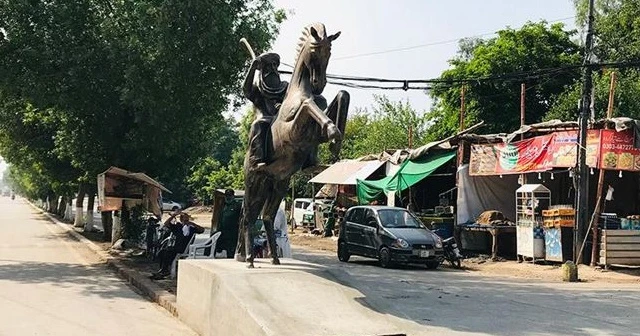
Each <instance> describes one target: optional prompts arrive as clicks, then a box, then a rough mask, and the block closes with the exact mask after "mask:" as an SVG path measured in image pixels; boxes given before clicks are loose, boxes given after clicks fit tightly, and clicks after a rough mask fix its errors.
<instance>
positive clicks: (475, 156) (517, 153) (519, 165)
mask: <svg viewBox="0 0 640 336" xmlns="http://www.w3.org/2000/svg"><path fill="white" fill-rule="evenodd" d="M552 140H553V135H552V134H549V135H544V136H539V137H535V138H531V139H526V140H522V141H518V142H514V143H507V144H505V143H502V144H492V145H472V146H471V164H470V175H497V174H505V175H506V174H520V173H523V172H536V171H545V170H548V169H549V168H551V161H549V155H548V149H549V146H550V145H551V143H552Z"/></svg>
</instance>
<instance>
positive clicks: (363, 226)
mask: <svg viewBox="0 0 640 336" xmlns="http://www.w3.org/2000/svg"><path fill="white" fill-rule="evenodd" d="M351 255H359V256H363V257H370V258H376V259H378V260H379V261H380V266H382V267H384V268H388V267H391V266H393V264H396V263H398V264H423V265H426V266H427V268H430V269H435V268H437V267H438V266H439V265H440V263H442V261H443V260H444V251H443V249H442V240H441V239H440V237H438V236H437V235H436V234H435V233H433V232H431V231H430V230H429V229H427V228H426V227H425V226H424V225H423V224H422V222H421V221H420V220H419V219H418V218H416V217H415V216H414V215H413V214H412V213H411V212H409V211H408V210H406V209H403V208H396V207H391V206H355V207H351V208H350V209H349V210H348V211H347V213H346V214H345V217H344V219H343V221H342V223H340V237H339V238H338V259H339V260H340V261H344V262H347V261H349V258H350V257H351Z"/></svg>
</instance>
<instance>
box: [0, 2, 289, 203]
mask: <svg viewBox="0 0 640 336" xmlns="http://www.w3.org/2000/svg"><path fill="white" fill-rule="evenodd" d="M0 8H2V10H1V11H0V27H2V30H3V33H2V35H3V36H0V91H1V92H3V94H5V95H6V97H7V99H9V100H10V101H16V102H17V101H25V102H27V103H28V104H30V105H31V106H33V107H34V110H35V111H36V113H37V115H36V116H35V118H36V119H41V120H44V121H45V122H46V124H47V126H48V127H51V128H52V129H55V135H54V137H53V138H54V147H53V149H52V150H51V153H54V154H55V155H56V156H57V157H58V158H59V159H60V160H62V161H65V162H68V163H70V165H71V166H72V167H73V168H74V169H78V170H79V171H80V172H81V174H79V182H81V183H82V182H88V183H95V176H96V175H97V174H98V173H100V172H102V171H104V170H105V169H107V168H108V167H109V166H111V165H117V166H120V167H123V168H126V169H129V170H134V171H145V172H147V173H148V174H150V175H151V176H155V177H159V178H160V179H161V180H162V181H163V182H165V184H167V186H168V187H170V188H171V189H174V191H175V190H178V192H180V191H184V188H181V186H182V185H183V182H184V180H185V178H186V176H187V173H188V171H189V169H190V167H191V166H192V165H193V163H194V162H196V161H197V160H198V159H199V158H201V157H202V156H204V155H205V154H206V153H207V151H211V149H212V148H214V147H216V146H218V145H220V144H221V143H220V142H219V141H220V139H221V138H224V136H227V135H228V134H226V135H224V132H225V131H224V129H222V128H224V124H225V123H224V122H220V121H221V120H223V118H222V116H221V112H222V111H224V110H225V109H226V107H227V106H228V105H229V102H230V98H229V97H230V96H231V95H232V94H234V93H236V92H237V91H238V88H239V85H238V83H239V80H240V78H241V76H242V69H243V67H244V65H245V63H246V62H247V57H246V55H245V54H244V51H243V50H242V49H241V48H240V47H239V45H238V40H239V39H240V38H241V37H245V38H247V39H248V40H250V41H251V43H252V44H253V45H254V47H255V48H256V49H257V50H258V51H260V50H266V49H267V47H268V46H269V44H270V43H271V41H272V40H273V39H274V37H275V35H276V34H277V30H278V25H279V23H280V22H281V21H282V20H283V19H284V15H283V13H282V11H279V10H275V9H274V8H273V5H272V3H271V1H269V0H252V1H239V0H232V1H221V0H219V1H210V2H203V1H195V2H194V1H188V2H184V1H177V0H174V1H164V2H160V3H159V2H157V1H151V0H147V1H144V0H143V1H136V2H104V1H97V0H79V1H74V2H71V3H70V2H66V1H56V0H54V1H47V2H37V1H36V2H33V1H32V2H23V1H12V0H0ZM7 117H9V118H10V117H11V116H7ZM2 121H3V122H4V120H2ZM221 127H222V128H221ZM221 135H222V136H221ZM220 153H221V154H220V155H221V159H224V158H225V157H226V156H228V155H229V154H228V153H226V154H224V151H220Z"/></svg>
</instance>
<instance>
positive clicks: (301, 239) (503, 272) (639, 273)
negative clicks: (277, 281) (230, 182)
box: [290, 232, 640, 284]
mask: <svg viewBox="0 0 640 336" xmlns="http://www.w3.org/2000/svg"><path fill="white" fill-rule="evenodd" d="M290 239H291V244H292V245H295V246H298V247H303V248H305V249H310V250H314V251H322V252H326V253H331V254H334V255H335V253H336V249H337V237H331V238H323V237H319V236H315V235H311V234H306V233H301V232H297V233H294V234H291V235H290ZM462 266H463V268H464V269H465V270H467V271H473V272H474V273H475V274H477V275H481V276H487V277H499V278H526V279H531V280H539V281H545V282H559V281H562V271H561V264H559V263H554V264H540V263H537V264H533V263H529V262H523V263H518V262H517V261H513V260H501V261H491V260H490V258H489V256H480V257H474V258H470V259H466V260H464V261H463V263H462ZM578 276H579V277H580V280H581V281H584V282H596V283H627V284H628V283H637V284H640V268H611V269H609V270H604V269H602V268H600V267H590V266H587V265H580V267H579V269H578Z"/></svg>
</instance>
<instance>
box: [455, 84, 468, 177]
mask: <svg viewBox="0 0 640 336" xmlns="http://www.w3.org/2000/svg"><path fill="white" fill-rule="evenodd" d="M465 92H466V86H465V85H464V84H462V88H461V89H460V132H462V131H463V130H464V117H465V115H464V114H465V112H466V111H465V108H466V106H465V99H464V95H465ZM463 158H464V143H463V142H462V141H460V142H458V160H457V161H458V162H457V163H458V164H457V167H460V165H461V164H462V160H463ZM457 176H458V175H457V174H456V182H457ZM456 184H457V183H456Z"/></svg>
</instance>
